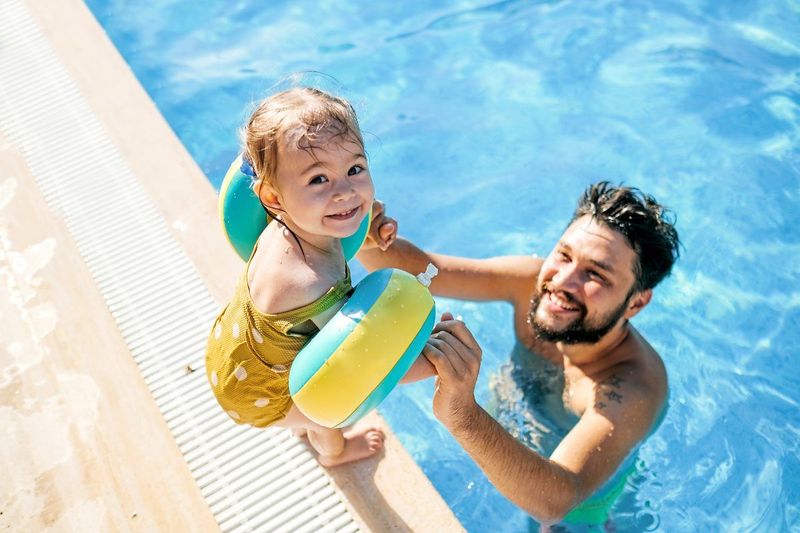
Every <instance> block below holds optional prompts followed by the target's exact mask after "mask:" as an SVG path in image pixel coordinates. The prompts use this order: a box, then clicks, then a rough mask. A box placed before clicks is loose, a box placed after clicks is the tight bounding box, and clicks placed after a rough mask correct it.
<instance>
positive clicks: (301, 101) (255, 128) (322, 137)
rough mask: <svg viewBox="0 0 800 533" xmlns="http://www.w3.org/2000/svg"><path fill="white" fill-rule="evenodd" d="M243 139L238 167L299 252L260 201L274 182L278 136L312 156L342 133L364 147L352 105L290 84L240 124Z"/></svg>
mask: <svg viewBox="0 0 800 533" xmlns="http://www.w3.org/2000/svg"><path fill="white" fill-rule="evenodd" d="M241 137H242V144H243V145H244V146H243V149H242V152H243V158H244V161H245V164H244V165H242V166H243V168H244V167H245V165H247V166H249V167H250V168H249V169H248V170H251V172H249V175H251V176H252V178H253V189H254V191H255V193H256V196H258V200H259V202H261V205H262V206H263V207H264V211H266V212H267V214H268V215H269V216H270V217H271V218H272V219H274V220H276V221H277V222H278V223H280V224H282V225H283V226H284V227H285V228H286V229H287V230H289V232H290V233H291V234H292V236H293V237H294V239H295V241H296V242H297V245H298V246H299V247H300V250H301V251H302V250H303V245H302V243H301V242H300V239H299V238H298V237H297V235H296V234H295V233H294V232H293V231H292V230H291V229H290V228H289V227H288V226H286V224H283V221H282V220H281V219H280V218H278V217H277V216H276V215H275V213H273V212H272V211H270V209H269V208H267V206H266V205H264V202H263V201H262V200H261V194H260V189H261V186H262V185H263V184H264V183H268V184H270V185H272V186H273V187H274V186H275V184H276V176H277V172H278V144H279V143H280V141H281V140H284V141H285V142H287V143H291V144H294V145H295V146H296V147H298V148H300V149H303V150H308V151H309V152H311V153H312V154H313V151H314V149H315V148H319V147H320V146H321V144H323V143H325V142H329V141H330V140H331V139H333V138H337V137H341V138H344V139H348V140H351V141H354V142H356V143H357V144H358V145H359V146H360V147H361V149H362V150H363V149H364V140H363V138H362V136H361V129H360V128H359V126H358V119H357V118H356V112H355V110H354V109H353V106H352V105H350V103H349V102H348V101H347V100H345V99H343V98H339V97H337V96H334V95H332V94H329V93H327V92H325V91H322V90H320V89H314V88H311V87H294V88H292V89H288V90H285V91H281V92H279V93H276V94H273V95H272V96H270V97H268V98H266V99H265V100H263V101H261V103H259V104H258V106H257V107H256V109H255V111H253V113H252V115H250V118H249V120H248V121H247V124H246V125H245V126H244V128H242V132H241Z"/></svg>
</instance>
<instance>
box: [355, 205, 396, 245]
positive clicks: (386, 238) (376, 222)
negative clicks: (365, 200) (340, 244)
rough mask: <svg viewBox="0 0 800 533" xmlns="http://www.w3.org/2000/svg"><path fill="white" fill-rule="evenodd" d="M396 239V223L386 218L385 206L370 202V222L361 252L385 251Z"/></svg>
mask: <svg viewBox="0 0 800 533" xmlns="http://www.w3.org/2000/svg"><path fill="white" fill-rule="evenodd" d="M396 238H397V221H396V220H395V219H393V218H391V217H388V216H386V206H385V205H384V203H383V202H381V201H380V200H375V201H373V202H372V220H371V221H370V224H369V233H368V234H367V238H366V240H365V241H364V245H363V246H362V249H363V250H369V249H372V248H380V249H381V250H383V251H386V249H387V248H389V246H391V245H392V243H393V242H394V241H395V239H396Z"/></svg>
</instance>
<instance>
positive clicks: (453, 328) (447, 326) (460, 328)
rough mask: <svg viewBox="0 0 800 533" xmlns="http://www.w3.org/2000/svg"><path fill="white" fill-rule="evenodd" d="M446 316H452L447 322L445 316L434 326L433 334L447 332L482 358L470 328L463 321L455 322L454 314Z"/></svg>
mask: <svg viewBox="0 0 800 533" xmlns="http://www.w3.org/2000/svg"><path fill="white" fill-rule="evenodd" d="M445 314H447V315H450V317H451V319H450V320H445V319H444V315H442V321H441V322H439V323H438V324H436V325H435V326H434V328H433V333H439V332H441V331H447V332H448V333H450V334H451V335H453V336H454V337H456V338H457V339H458V340H459V341H461V342H462V343H463V344H464V345H465V346H466V347H467V348H469V349H471V350H473V351H475V352H477V354H478V356H479V357H480V355H481V353H482V351H481V347H480V345H479V344H478V341H476V340H475V337H473V335H472V332H471V331H470V330H469V328H467V325H466V324H464V322H462V321H461V320H453V319H452V316H453V315H452V314H450V313H445Z"/></svg>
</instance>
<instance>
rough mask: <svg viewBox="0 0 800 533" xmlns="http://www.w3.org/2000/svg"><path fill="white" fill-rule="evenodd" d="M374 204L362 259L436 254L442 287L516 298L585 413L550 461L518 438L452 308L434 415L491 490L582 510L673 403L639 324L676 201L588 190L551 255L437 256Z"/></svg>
mask: <svg viewBox="0 0 800 533" xmlns="http://www.w3.org/2000/svg"><path fill="white" fill-rule="evenodd" d="M373 209H374V213H373V224H375V225H376V226H375V227H378V228H380V229H379V231H378V232H377V233H378V234H379V235H378V236H377V237H376V239H375V240H379V241H381V242H377V243H375V244H377V246H373V247H365V250H363V251H362V252H361V253H360V254H359V256H358V257H359V259H360V260H361V262H362V263H363V264H364V265H365V267H366V268H367V269H368V270H370V271H371V270H375V269H379V268H385V267H397V268H402V269H404V270H407V271H409V272H421V271H423V270H424V269H425V266H426V265H427V264H428V263H429V262H432V263H433V264H435V265H436V266H437V267H438V269H439V275H438V276H437V277H436V278H435V279H434V280H433V283H432V285H431V290H432V291H433V292H434V293H435V294H437V295H441V296H446V297H450V298H459V299H467V300H503V301H507V302H509V303H511V304H512V305H513V307H514V330H515V333H516V335H517V338H518V340H519V342H520V343H521V344H523V345H524V346H525V347H527V348H528V349H529V351H530V355H529V357H532V358H535V357H539V358H541V359H542V360H543V361H544V364H547V365H550V366H552V367H553V368H556V369H558V370H559V371H560V372H562V373H563V391H561V394H559V395H558V396H559V398H560V402H562V403H563V407H564V409H565V410H566V411H567V412H571V413H573V414H574V415H575V418H576V419H577V422H576V423H575V424H574V426H572V428H571V429H569V431H568V432H567V433H566V435H565V436H564V438H563V439H562V440H561V441H560V442H559V443H558V445H557V446H556V447H555V450H554V451H553V452H552V454H551V455H550V456H549V457H545V456H543V455H540V454H539V453H536V452H535V451H533V450H531V449H530V448H528V447H526V446H525V445H523V444H522V443H521V442H519V441H518V440H516V439H515V438H514V437H513V436H512V435H511V434H509V433H508V432H507V431H506V430H505V429H504V428H503V427H502V426H501V425H500V424H499V423H498V422H497V421H496V420H495V419H494V418H493V417H492V416H491V415H490V414H489V413H487V412H486V411H485V410H484V409H483V408H482V407H481V406H480V405H478V404H477V403H476V401H475V396H474V389H475V383H476V380H477V377H478V370H479V367H480V362H481V348H480V346H478V343H477V342H476V341H475V339H474V337H473V336H472V334H471V333H470V331H469V330H468V329H467V327H466V325H465V324H464V323H463V322H462V321H460V320H454V319H453V316H452V315H451V314H450V313H445V314H444V315H443V316H442V321H441V322H440V323H439V324H437V326H436V327H435V328H434V333H433V335H432V336H431V339H430V340H429V342H428V344H427V346H426V348H425V350H424V352H423V353H424V355H425V356H426V357H427V358H428V360H429V361H430V362H431V363H432V364H433V365H434V366H435V367H436V371H437V374H438V376H437V379H436V389H435V392H434V397H433V412H434V414H435V416H436V417H437V418H438V419H439V420H440V421H441V422H442V423H443V424H444V425H445V427H446V428H447V429H448V430H449V431H450V433H452V434H453V436H454V437H455V438H456V440H457V441H458V442H459V444H460V445H461V446H462V447H463V448H464V449H465V450H466V451H467V453H469V455H470V456H471V457H472V458H473V459H474V460H475V462H476V463H477V464H478V466H480V468H481V469H482V470H483V471H484V473H485V474H486V476H487V477H488V478H489V480H490V481H491V482H492V483H493V484H494V485H495V487H497V489H498V490H499V491H500V492H501V493H502V494H503V495H504V496H505V497H506V498H508V499H509V500H511V501H512V502H514V503H515V504H516V505H517V506H519V507H520V508H522V509H523V510H525V511H526V512H527V513H529V514H530V515H532V516H533V517H534V518H536V519H537V520H538V521H540V522H542V523H556V522H559V521H561V520H562V519H564V517H567V519H569V518H570V516H567V515H568V514H570V512H571V511H572V514H580V513H581V512H583V511H581V506H582V505H585V504H587V503H591V500H592V499H593V498H595V497H596V496H597V493H599V492H602V491H601V490H599V489H601V488H602V489H603V491H604V490H606V487H607V485H609V484H610V483H611V482H613V479H612V478H613V477H614V475H615V473H616V472H617V470H622V468H620V467H621V466H622V465H623V464H624V463H625V462H626V458H629V457H630V455H631V454H632V452H633V451H634V450H635V449H636V448H637V445H638V443H639V442H640V441H641V440H642V439H643V438H645V437H646V436H647V435H648V433H649V432H650V431H651V430H652V429H653V428H654V426H655V425H656V423H657V421H658V420H659V416H660V415H661V413H662V410H663V408H664V405H665V399H666V396H667V376H666V371H665V369H664V364H663V361H662V360H661V357H660V356H659V355H658V354H657V353H656V351H655V350H654V349H653V348H652V347H651V346H650V345H649V344H648V343H647V341H646V340H645V339H644V338H643V337H642V336H641V335H640V334H639V333H638V332H637V331H636V329H635V328H634V327H633V326H632V325H631V324H630V322H629V320H630V319H631V318H632V317H634V316H635V315H636V314H638V313H639V312H640V311H641V310H642V309H644V307H646V306H647V304H648V303H649V302H650V299H651V296H652V291H653V288H654V287H655V286H656V285H657V284H658V283H659V282H660V281H661V280H662V279H664V278H665V277H666V276H667V275H668V274H669V272H670V270H671V268H672V265H673V263H674V262H675V260H676V259H677V257H678V253H679V239H678V234H677V231H676V229H675V227H674V224H673V223H672V222H671V221H670V220H668V217H667V212H666V210H665V209H664V208H663V207H662V206H661V205H659V204H658V203H657V202H656V201H655V200H654V199H653V198H652V197H651V196H648V195H646V194H643V193H642V192H641V191H639V190H637V189H634V188H629V187H623V186H619V187H614V186H611V185H609V184H608V183H607V182H601V183H597V184H594V185H591V186H590V187H588V188H587V189H586V191H585V192H584V194H583V196H582V197H581V199H580V200H579V202H578V205H577V208H576V210H575V213H574V215H573V217H572V220H571V221H570V223H569V225H568V226H567V228H566V230H565V231H564V233H563V234H562V236H561V238H560V239H559V241H558V243H557V244H556V246H555V248H554V249H553V251H552V252H551V253H550V255H548V256H547V258H545V259H544V260H542V259H540V258H538V257H530V256H517V257H513V256H507V257H495V258H490V259H467V258H461V257H453V256H446V255H440V254H433V253H427V252H424V251H423V250H420V249H419V248H417V247H416V246H415V245H413V244H412V243H410V242H408V241H406V240H403V239H398V240H396V241H395V240H394V235H395V234H396V227H397V226H396V222H395V221H394V220H393V219H391V218H388V217H386V215H385V213H384V211H383V206H382V205H381V204H378V203H376V205H375V206H374V208H373ZM620 490H621V486H620V487H619V489H618V491H617V494H618V492H619V491H620ZM617 494H615V495H614V498H616V495H617ZM593 495H594V496H593ZM587 499H588V501H587ZM612 503H613V502H612ZM586 512H588V514H589V515H591V509H590V510H589V511H586Z"/></svg>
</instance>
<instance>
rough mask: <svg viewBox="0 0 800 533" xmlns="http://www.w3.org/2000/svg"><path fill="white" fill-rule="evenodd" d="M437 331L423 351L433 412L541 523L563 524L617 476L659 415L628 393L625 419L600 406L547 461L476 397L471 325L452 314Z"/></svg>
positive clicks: (612, 408)
mask: <svg viewBox="0 0 800 533" xmlns="http://www.w3.org/2000/svg"><path fill="white" fill-rule="evenodd" d="M434 332H435V334H434V335H433V337H432V338H431V341H429V344H428V345H427V346H426V348H425V350H424V352H423V353H424V354H425V356H426V357H427V358H428V359H429V360H430V361H431V363H432V364H433V365H434V367H435V368H436V371H437V373H438V378H437V384H436V391H435V393H434V414H435V415H436V417H437V418H438V419H439V420H440V421H441V422H442V423H443V424H444V425H445V427H447V429H448V430H449V431H450V432H451V433H452V434H453V436H454V437H455V438H456V440H457V441H458V443H459V444H460V445H461V446H462V447H463V448H464V450H465V451H466V452H467V453H469V455H470V456H471V457H472V458H473V460H475V462H476V463H477V464H478V466H479V467H480V468H481V470H483V472H484V473H485V474H486V476H487V477H488V478H489V481H490V482H491V483H492V484H493V485H494V486H495V487H496V488H497V489H498V490H499V491H500V492H501V493H502V494H503V495H504V496H505V497H506V498H508V499H509V500H511V501H512V502H514V503H515V504H516V505H517V506H519V507H520V508H522V509H523V510H525V511H526V512H527V513H529V514H530V515H532V516H534V517H535V518H536V519H537V520H539V521H541V522H545V523H553V522H558V521H559V520H561V519H562V518H563V517H564V516H565V515H566V514H567V513H568V512H569V511H570V510H571V509H572V508H573V507H575V506H576V505H577V504H579V503H580V502H581V501H583V500H584V499H585V498H587V497H588V496H590V495H591V494H592V492H594V491H595V490H596V489H597V488H598V487H599V486H600V485H602V483H604V482H605V481H606V480H607V479H608V478H609V477H611V475H612V474H613V473H614V472H615V471H616V469H617V468H618V466H619V465H620V464H621V462H622V460H623V459H624V458H625V456H626V455H627V454H628V452H629V451H630V450H631V449H632V448H633V446H634V445H635V444H636V442H638V441H639V440H640V439H641V438H642V437H643V436H644V434H645V433H646V431H647V429H649V427H650V424H651V422H652V420H653V418H654V415H653V413H652V410H653V408H652V402H642V401H639V400H638V399H637V398H634V396H638V395H637V394H636V393H635V392H633V391H630V390H625V394H624V395H627V396H629V397H630V400H631V401H630V402H628V404H626V406H625V411H624V412H625V420H623V418H622V414H623V409H622V408H620V407H618V406H610V405H606V406H605V407H602V408H601V407H600V406H595V407H593V408H591V409H589V410H587V412H586V413H585V414H584V415H583V416H582V417H581V419H580V421H579V422H578V424H576V426H575V427H574V428H573V429H572V430H571V431H570V432H569V434H568V435H567V436H566V437H565V438H564V440H563V441H562V442H561V444H560V445H559V446H558V447H557V448H556V450H555V452H553V455H552V456H551V457H550V458H549V459H547V458H545V457H543V456H541V455H539V454H537V453H536V452H534V451H533V450H530V449H528V448H526V447H525V446H524V445H523V444H521V443H520V442H518V441H517V440H516V439H514V437H512V436H511V435H510V434H509V433H508V432H506V431H505V430H504V429H503V427H502V426H500V424H499V423H497V421H495V420H494V419H493V418H492V417H491V416H490V415H489V414H488V413H487V412H486V411H484V410H483V409H482V408H481V407H480V406H479V405H478V404H477V403H476V402H475V398H474V387H475V382H476V380H477V375H478V370H479V367H480V348H479V347H478V345H477V343H476V342H475V340H474V338H473V337H472V335H471V333H470V332H469V330H467V328H466V326H464V324H463V323H461V322H459V321H454V320H452V317H449V316H445V317H443V322H442V323H440V324H439V325H437V327H436V329H435V330H434ZM618 394H619V393H618ZM624 395H623V396H624ZM612 403H614V404H616V402H612ZM632 421H638V423H637V422H632Z"/></svg>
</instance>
